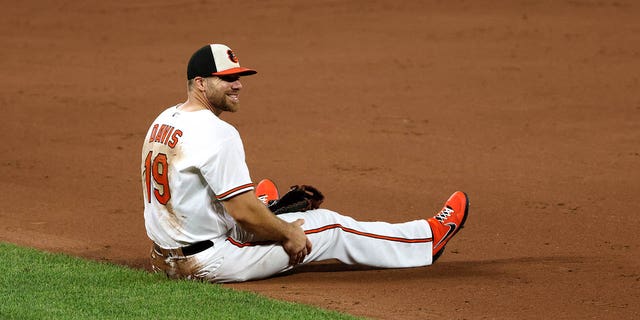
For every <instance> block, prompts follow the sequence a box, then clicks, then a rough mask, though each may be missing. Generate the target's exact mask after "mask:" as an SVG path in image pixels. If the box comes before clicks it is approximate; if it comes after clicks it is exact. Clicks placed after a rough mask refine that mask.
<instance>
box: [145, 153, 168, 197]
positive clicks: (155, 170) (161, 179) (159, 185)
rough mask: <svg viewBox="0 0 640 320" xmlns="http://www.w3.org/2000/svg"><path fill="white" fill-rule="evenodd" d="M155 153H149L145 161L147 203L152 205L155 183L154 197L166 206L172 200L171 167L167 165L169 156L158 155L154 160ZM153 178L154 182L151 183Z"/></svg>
mask: <svg viewBox="0 0 640 320" xmlns="http://www.w3.org/2000/svg"><path fill="white" fill-rule="evenodd" d="M152 156H153V151H149V153H148V154H147V157H146V158H145V160H144V183H145V187H146V193H147V201H148V202H149V203H151V183H152V182H154V183H153V186H154V188H153V195H154V196H155V197H156V200H158V202H159V203H161V204H162V205H166V204H167V202H169V199H171V191H170V190H169V174H168V170H169V166H168V164H167V155H166V154H164V153H158V154H157V155H156V156H155V158H153V160H151V157H152ZM152 177H153V181H151V179H152Z"/></svg>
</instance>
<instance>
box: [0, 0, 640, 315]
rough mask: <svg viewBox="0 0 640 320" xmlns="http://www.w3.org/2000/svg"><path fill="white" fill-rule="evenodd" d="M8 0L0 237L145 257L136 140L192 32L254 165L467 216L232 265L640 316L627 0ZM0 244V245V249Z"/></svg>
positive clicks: (347, 209)
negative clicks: (232, 55)
mask: <svg viewBox="0 0 640 320" xmlns="http://www.w3.org/2000/svg"><path fill="white" fill-rule="evenodd" d="M81 3H82V4H76V2H71V1H34V0H24V1H5V0H3V1H2V8H3V9H2V13H0V17H1V18H2V19H0V26H1V27H0V40H1V41H2V49H1V50H0V71H1V72H0V83H1V84H2V85H1V86H0V92H1V93H0V103H1V105H2V107H1V110H2V119H3V128H2V129H3V130H2V131H3V132H4V133H3V134H2V138H1V141H2V144H1V146H0V148H1V149H0V150H1V151H2V153H1V155H0V176H1V180H0V194H2V196H0V199H1V204H2V209H0V241H10V242H14V243H18V244H22V245H29V246H34V247H38V248H42V249H45V250H50V251H59V252H66V253H71V254H75V255H79V256H82V257H87V258H90V259H96V260H107V261H112V262H114V263H118V264H125V265H129V266H132V267H136V268H148V262H147V251H148V247H149V240H148V239H147V237H146V234H145V231H144V222H143V217H142V200H141V197H142V192H141V182H140V179H139V176H140V174H139V165H140V163H139V162H140V147H141V145H142V140H143V137H144V134H145V132H146V129H147V127H148V125H149V123H150V121H151V120H152V119H153V118H154V117H155V116H156V115H157V113H158V112H160V111H161V110H163V109H164V108H166V107H168V106H169V105H171V104H174V103H178V102H181V101H183V100H184V98H185V94H186V86H185V68H186V61H187V59H188V56H189V55H190V54H191V53H192V52H193V51H194V50H196V49H197V48H199V47H200V46H202V45H204V44H206V43H210V42H221V43H226V44H229V45H230V46H231V47H232V48H234V50H235V51H236V53H237V54H238V56H239V57H240V60H241V62H242V64H243V65H245V66H250V67H252V68H255V69H256V70H258V72H259V74H258V75H257V76H255V77H250V78H246V79H245V80H244V81H243V84H244V91H243V95H242V99H243V105H242V109H241V111H240V112H238V113H236V114H225V115H224V116H223V118H224V119H225V120H227V121H229V122H230V123H232V124H233V125H235V126H236V127H237V128H238V129H239V131H240V132H241V134H242V136H243V139H244V143H245V148H246V153H247V161H248V163H249V167H250V168H251V170H252V172H251V174H252V177H253V179H254V181H258V180H259V179H261V178H264V177H270V178H272V179H274V180H275V181H276V182H277V183H278V185H280V186H281V187H286V186H288V185H290V184H299V183H310V184H313V185H315V186H317V187H318V188H320V189H321V190H322V191H323V192H324V193H325V195H326V196H327V200H326V201H325V206H326V207H328V208H331V209H334V210H336V211H339V212H342V213H345V214H347V215H351V216H353V217H356V218H358V219H360V220H387V221H391V222H400V221H404V220H408V219H416V218H422V217H426V216H428V215H432V214H433V213H434V212H435V211H436V210H438V209H440V207H441V205H442V203H443V201H444V200H445V199H446V198H447V197H448V196H449V194H450V193H451V192H453V191H455V190H458V189H460V190H464V191H466V192H467V193H468V194H469V196H470V198H471V205H472V207H471V213H470V217H469V219H468V221H467V227H466V228H465V229H464V230H463V231H462V232H461V233H460V234H459V235H458V236H456V239H455V240H453V241H452V242H451V244H450V245H448V246H447V252H446V253H445V254H444V255H443V256H442V258H441V259H440V260H439V261H438V263H437V264H435V265H433V266H430V267H425V268H415V269H405V270H371V269H366V268H357V267H347V266H343V265H340V264H338V263H336V262H325V263H317V264H312V265H309V266H306V267H303V268H301V269H300V270H299V271H298V272H295V273H293V274H291V275H288V276H285V277H276V278H273V279H268V280H263V281H255V282H249V283H243V284H234V285H229V287H232V288H236V289H242V290H250V291H255V292H259V293H261V294H264V295H267V296H270V297H275V298H279V299H285V300H291V301H298V302H303V303H308V304H313V305H317V306H321V307H326V308H330V309H335V310H341V311H346V312H350V313H353V314H356V315H363V316H368V317H373V318H380V319H463V318H467V319H484V318H487V319H543V318H555V319H583V318H597V319H632V318H638V317H640V304H639V303H638V301H640V241H639V240H638V239H639V238H638V236H637V235H636V234H637V232H638V230H640V205H639V203H638V201H637V199H638V196H639V195H640V95H639V94H638V93H639V92H640V4H639V3H637V2H635V1H630V0H615V1H608V0H563V1H552V0H548V1H530V0H519V1H507V0H501V1H464V0H452V1H401V2H396V1H322V0H321V1H313V2H309V4H302V3H301V2H298V1H224V2H221V1H210V2H209V1H169V0H164V1H135V2H131V1H121V0H117V1H94V0H91V1H83V2H81ZM3 263H8V262H6V261H5V262H3Z"/></svg>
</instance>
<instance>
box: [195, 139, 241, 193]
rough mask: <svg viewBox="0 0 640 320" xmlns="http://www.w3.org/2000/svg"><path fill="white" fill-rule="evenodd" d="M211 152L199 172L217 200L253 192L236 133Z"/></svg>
mask: <svg viewBox="0 0 640 320" xmlns="http://www.w3.org/2000/svg"><path fill="white" fill-rule="evenodd" d="M212 151H213V152H212V153H211V154H210V155H209V157H208V158H207V159H205V163H204V164H203V165H202V167H201V172H202V175H203V176H204V178H205V180H206V181H207V183H208V184H209V186H210V187H211V189H212V190H213V192H214V193H215V194H216V198H217V199H218V200H227V199H229V198H232V197H234V196H236V195H238V194H241V193H244V192H247V191H250V190H253V183H252V182H251V177H250V176H249V168H248V167H247V163H246V161H245V155H244V147H243V144H242V140H241V139H240V135H239V134H238V133H237V132H234V134H233V135H231V136H230V137H228V138H226V139H225V140H223V141H220V142H219V143H218V144H217V148H216V150H212Z"/></svg>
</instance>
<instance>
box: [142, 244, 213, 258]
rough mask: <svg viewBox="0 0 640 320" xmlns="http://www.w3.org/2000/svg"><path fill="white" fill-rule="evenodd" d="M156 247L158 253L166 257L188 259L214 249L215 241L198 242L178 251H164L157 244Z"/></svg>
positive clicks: (177, 249)
mask: <svg viewBox="0 0 640 320" xmlns="http://www.w3.org/2000/svg"><path fill="white" fill-rule="evenodd" d="M154 247H155V249H156V250H157V251H158V252H160V253H161V254H162V255H163V256H165V257H166V256H182V257H186V256H191V255H194V254H196V253H200V252H202V251H205V250H207V249H209V248H211V247H213V241H211V240H205V241H200V242H196V243H194V244H190V245H188V246H184V247H180V248H176V249H164V248H162V247H160V246H159V245H157V244H155V243H154Z"/></svg>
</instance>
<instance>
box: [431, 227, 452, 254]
mask: <svg viewBox="0 0 640 320" xmlns="http://www.w3.org/2000/svg"><path fill="white" fill-rule="evenodd" d="M446 226H448V227H449V230H448V231H447V233H445V234H444V237H442V239H440V241H438V243H436V245H435V246H434V247H435V248H437V247H438V246H440V244H441V243H442V242H445V241H447V240H448V239H449V237H451V236H452V235H453V232H454V231H455V230H456V224H455V223H447V224H446Z"/></svg>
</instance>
